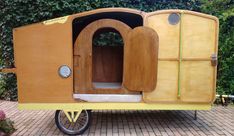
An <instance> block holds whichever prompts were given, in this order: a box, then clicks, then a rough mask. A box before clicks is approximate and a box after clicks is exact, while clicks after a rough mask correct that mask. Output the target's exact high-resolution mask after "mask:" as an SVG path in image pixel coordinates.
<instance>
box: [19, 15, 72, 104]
mask: <svg viewBox="0 0 234 136" xmlns="http://www.w3.org/2000/svg"><path fill="white" fill-rule="evenodd" d="M71 35H72V31H71V22H70V19H69V17H61V18H57V19H53V20H48V21H45V22H43V23H37V24H32V25H29V26H24V27H19V28H16V29H14V57H15V64H16V70H17V86H18V96H19V97H18V100H19V103H58V102H59V103H66V102H74V100H73V97H72V94H73V75H72V74H70V76H69V77H66V78H63V77H61V76H60V75H59V72H58V71H59V69H60V67H61V66H64V65H66V66H67V67H69V68H70V70H71V71H72V37H71Z"/></svg>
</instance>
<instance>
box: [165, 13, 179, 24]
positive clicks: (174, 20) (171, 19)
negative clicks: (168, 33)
mask: <svg viewBox="0 0 234 136" xmlns="http://www.w3.org/2000/svg"><path fill="white" fill-rule="evenodd" d="M179 21H180V15H179V14H177V13H171V14H170V15H169V16H168V22H169V23H170V24H171V25H176V24H178V22H179Z"/></svg>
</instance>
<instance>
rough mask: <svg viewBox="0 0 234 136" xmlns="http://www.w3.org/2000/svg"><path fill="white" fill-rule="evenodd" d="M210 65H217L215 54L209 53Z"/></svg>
mask: <svg viewBox="0 0 234 136" xmlns="http://www.w3.org/2000/svg"><path fill="white" fill-rule="evenodd" d="M211 65H212V66H217V65H218V58H217V55H216V54H212V55H211Z"/></svg>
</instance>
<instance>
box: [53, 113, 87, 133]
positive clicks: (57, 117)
mask: <svg viewBox="0 0 234 136" xmlns="http://www.w3.org/2000/svg"><path fill="white" fill-rule="evenodd" d="M61 114H64V112H63V111H62V110H56V112H55V123H56V126H57V127H58V129H59V130H60V131H61V132H63V133H64V134H67V135H81V134H83V133H84V132H85V131H86V130H87V129H88V127H89V125H90V123H91V111H90V110H82V112H81V113H80V115H79V117H78V119H77V121H76V122H75V123H71V122H69V121H68V119H67V117H66V116H65V117H63V119H65V120H66V119H67V120H66V124H65V125H67V122H68V123H70V124H68V125H69V126H68V128H66V126H65V125H64V124H63V123H62V119H61V116H62V115H61ZM64 115H65V114H64ZM64 115H63V116H64ZM82 116H83V118H85V119H86V120H85V122H84V124H81V123H79V119H80V117H82ZM81 119H82V118H81ZM71 125H74V126H75V127H76V126H77V125H80V126H81V128H80V129H74V130H71V129H69V128H70V127H71Z"/></svg>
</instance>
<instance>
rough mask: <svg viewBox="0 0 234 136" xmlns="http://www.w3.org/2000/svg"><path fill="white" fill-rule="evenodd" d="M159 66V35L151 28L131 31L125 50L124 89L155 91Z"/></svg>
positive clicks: (138, 28)
mask: <svg viewBox="0 0 234 136" xmlns="http://www.w3.org/2000/svg"><path fill="white" fill-rule="evenodd" d="M157 64H158V35H157V33H156V32H155V31H154V30H153V29H151V28H149V27H137V28H135V29H133V30H131V31H130V32H129V34H128V39H127V42H126V45H125V48H124V82H123V84H124V87H126V88H127V89H129V90H132V91H153V90H154V89H155V87H156V83H157Z"/></svg>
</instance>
